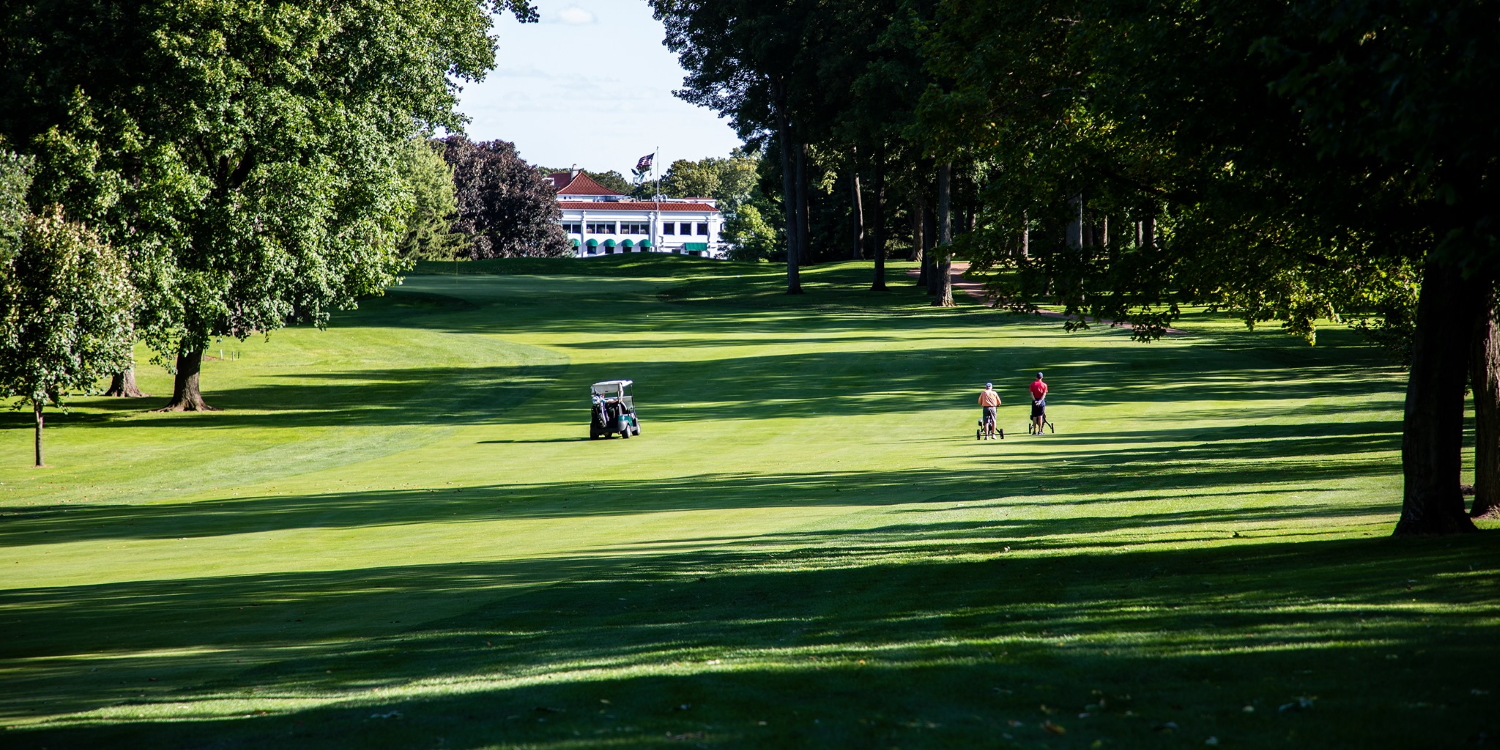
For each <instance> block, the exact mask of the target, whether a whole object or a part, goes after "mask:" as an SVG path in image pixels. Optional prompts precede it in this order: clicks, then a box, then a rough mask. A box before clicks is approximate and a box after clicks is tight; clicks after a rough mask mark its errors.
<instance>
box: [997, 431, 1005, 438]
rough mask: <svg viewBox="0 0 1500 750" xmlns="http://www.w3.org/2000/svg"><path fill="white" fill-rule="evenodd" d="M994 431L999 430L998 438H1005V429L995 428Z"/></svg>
mask: <svg viewBox="0 0 1500 750" xmlns="http://www.w3.org/2000/svg"><path fill="white" fill-rule="evenodd" d="M996 432H999V433H1000V439H1001V440H1004V439H1005V430H996Z"/></svg>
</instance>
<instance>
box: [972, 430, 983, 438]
mask: <svg viewBox="0 0 1500 750" xmlns="http://www.w3.org/2000/svg"><path fill="white" fill-rule="evenodd" d="M974 439H975V440H982V439H984V430H983V429H978V430H975V431H974Z"/></svg>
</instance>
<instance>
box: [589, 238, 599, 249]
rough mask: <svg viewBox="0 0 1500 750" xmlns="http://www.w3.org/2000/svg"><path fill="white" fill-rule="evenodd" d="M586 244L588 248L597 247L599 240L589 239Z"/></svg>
mask: <svg viewBox="0 0 1500 750" xmlns="http://www.w3.org/2000/svg"><path fill="white" fill-rule="evenodd" d="M588 244H589V247H598V246H599V240H595V239H590V240H589V243H588Z"/></svg>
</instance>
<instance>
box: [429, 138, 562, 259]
mask: <svg viewBox="0 0 1500 750" xmlns="http://www.w3.org/2000/svg"><path fill="white" fill-rule="evenodd" d="M442 142H443V144H444V149H443V159H445V160H446V161H447V162H448V164H450V165H452V167H453V183H454V194H455V197H456V198H457V199H458V214H459V221H458V226H459V228H460V229H462V230H463V231H464V232H465V233H467V234H468V235H469V236H470V237H471V238H472V241H471V242H472V244H471V245H470V246H469V249H468V251H467V252H468V255H469V257H471V258H516V257H538V258H558V257H562V256H565V255H568V254H569V252H570V250H569V248H568V244H567V237H566V236H565V235H564V234H563V231H562V225H561V224H559V223H558V221H559V219H561V217H562V209H560V208H559V207H558V205H557V190H556V189H554V188H553V187H552V185H551V184H550V183H548V182H547V179H546V177H545V176H544V175H543V174H542V172H541V170H538V169H536V168H535V167H532V166H531V165H530V164H527V163H526V162H525V161H523V160H522V159H521V156H520V154H519V153H517V152H516V146H515V144H513V143H510V142H508V141H482V142H479V143H475V142H472V141H470V140H469V139H467V138H465V137H463V136H461V135H452V136H448V137H447V138H445V139H443V141H442Z"/></svg>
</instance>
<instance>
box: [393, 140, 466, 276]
mask: <svg viewBox="0 0 1500 750" xmlns="http://www.w3.org/2000/svg"><path fill="white" fill-rule="evenodd" d="M404 166H405V178H406V183H407V185H408V186H409V188H410V190H411V198H412V204H411V210H410V211H409V212H408V213H407V216H406V222H405V225H406V235H405V236H404V237H402V238H401V242H400V243H399V244H398V245H397V249H398V250H399V251H400V252H401V255H402V256H404V257H407V258H414V259H421V260H452V259H454V258H455V257H457V256H458V254H459V253H461V252H462V251H463V250H464V249H465V248H466V247H467V246H468V244H469V238H468V237H467V236H465V235H464V234H463V233H462V232H455V231H453V224H454V222H456V221H457V220H458V202H457V201H456V200H455V199H454V197H453V168H452V167H449V166H448V163H447V162H445V161H443V157H442V155H441V154H439V153H438V151H437V150H436V149H434V148H433V146H432V144H429V143H428V142H426V141H425V140H413V141H412V142H411V147H410V148H409V149H408V150H407V154H406V163H405V165H404Z"/></svg>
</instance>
